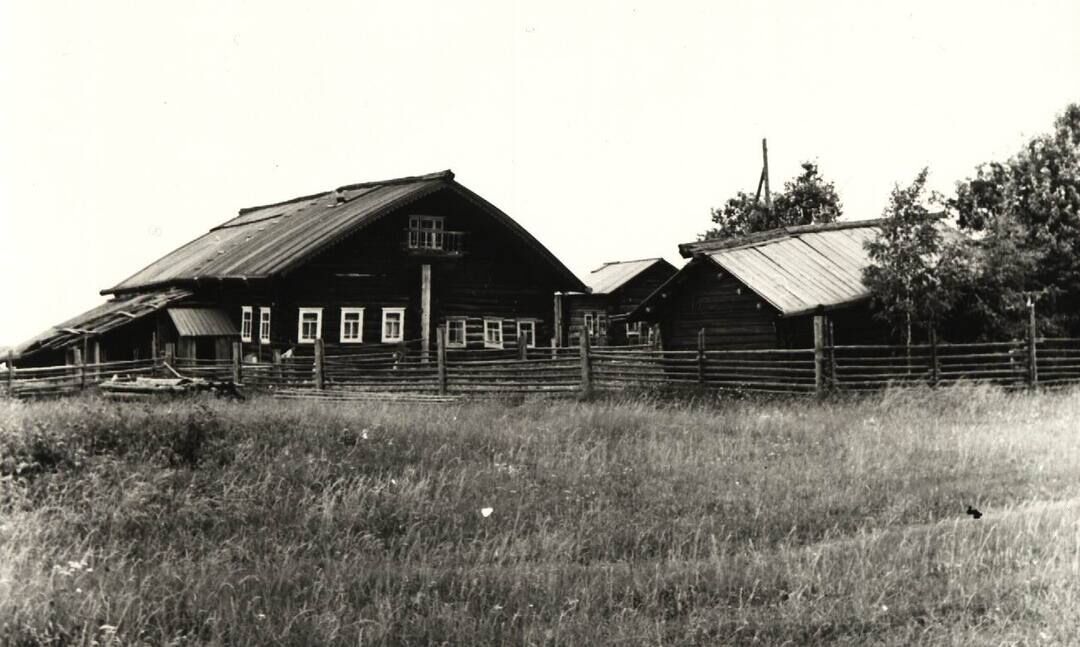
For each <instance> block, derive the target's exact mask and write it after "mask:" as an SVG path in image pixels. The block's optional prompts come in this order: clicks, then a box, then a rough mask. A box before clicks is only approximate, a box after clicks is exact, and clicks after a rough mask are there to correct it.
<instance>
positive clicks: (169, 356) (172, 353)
mask: <svg viewBox="0 0 1080 647" xmlns="http://www.w3.org/2000/svg"><path fill="white" fill-rule="evenodd" d="M165 363H166V364H168V365H169V366H171V367H173V368H176V344H175V343H173V342H171V341H170V342H166V343H165Z"/></svg>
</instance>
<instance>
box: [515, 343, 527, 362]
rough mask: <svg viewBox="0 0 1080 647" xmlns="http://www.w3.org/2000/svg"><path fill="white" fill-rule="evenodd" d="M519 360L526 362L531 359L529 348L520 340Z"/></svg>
mask: <svg viewBox="0 0 1080 647" xmlns="http://www.w3.org/2000/svg"><path fill="white" fill-rule="evenodd" d="M517 343H518V359H520V360H522V361H524V360H527V359H529V346H528V344H527V343H526V342H524V341H522V340H521V338H518V342H517Z"/></svg>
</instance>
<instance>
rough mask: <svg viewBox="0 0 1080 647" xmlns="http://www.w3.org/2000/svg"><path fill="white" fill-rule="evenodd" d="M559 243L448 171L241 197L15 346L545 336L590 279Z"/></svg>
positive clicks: (209, 349)
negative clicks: (285, 195)
mask: <svg viewBox="0 0 1080 647" xmlns="http://www.w3.org/2000/svg"><path fill="white" fill-rule="evenodd" d="M584 289H585V286H584V285H583V284H582V283H581V281H579V280H578V279H577V278H576V277H575V276H574V275H573V274H572V273H571V272H570V271H569V270H568V269H567V268H566V267H565V266H564V265H563V264H562V263H561V262H560V261H559V260H558V259H557V258H556V257H555V256H554V255H553V254H552V253H551V252H550V251H548V250H547V249H546V248H545V247H544V246H543V245H542V244H540V242H539V241H537V240H536V238H534V237H533V236H532V235H530V234H529V232H527V231H526V230H525V229H524V228H522V227H521V226H520V225H518V224H517V223H516V222H514V220H513V219H511V218H510V216H508V215H507V214H505V213H504V212H502V211H501V210H500V209H498V208H497V207H495V206H494V205H492V204H491V203H490V202H488V201H487V200H485V199H483V198H482V197H480V196H479V195H477V194H476V193H474V192H472V191H470V190H469V189H467V188H466V187H464V186H462V185H461V184H460V183H458V182H457V181H456V180H455V179H454V174H453V173H452V172H451V171H443V172H440V173H433V174H430V175H423V176H416V177H405V178H397V179H392V180H385V181H378V182H364V183H359V184H352V185H348V186H343V187H340V188H337V189H335V190H333V191H327V192H323V193H316V194H313V195H306V196H302V197H298V198H293V199H290V200H285V201H283V202H276V203H273V204H268V205H263V206H257V207H249V208H245V209H241V210H240V212H239V214H238V215H237V216H236V217H235V218H233V219H231V220H229V221H227V222H225V223H223V224H221V225H219V226H217V227H214V228H213V229H211V230H210V231H209V232H208V233H206V234H204V235H203V236H200V237H199V238H197V239H195V240H193V241H191V242H190V243H188V244H186V245H184V246H182V247H180V248H179V249H177V250H175V251H173V252H171V253H170V254H168V255H166V256H165V257H163V258H161V259H159V260H157V261H155V262H153V263H151V264H150V265H148V266H147V267H145V268H144V269H142V270H140V271H138V272H137V273H135V274H134V275H132V276H131V277H129V278H127V279H125V280H124V281H121V282H120V283H118V284H117V285H115V286H113V287H111V288H108V289H106V290H103V291H102V293H103V294H105V295H109V296H110V297H111V300H110V301H108V302H107V303H105V304H104V305H102V306H100V307H98V308H95V309H94V310H91V311H89V312H86V313H83V314H82V315H80V316H78V317H75V318H73V319H71V320H69V321H67V322H64V323H62V324H60V325H58V326H56V327H54V328H52V329H50V330H48V331H46V332H45V333H43V334H41V335H39V336H37V337H35V338H34V339H32V340H30V341H29V342H26V343H24V344H22V345H21V346H20V347H18V348H17V351H16V352H17V355H18V360H17V363H19V364H20V365H23V366H29V365H48V364H57V363H64V362H65V360H66V361H67V362H71V361H72V360H73V359H75V358H76V356H77V355H80V354H81V351H80V349H81V348H82V347H84V346H85V347H87V348H91V349H93V353H94V357H93V358H94V359H98V360H100V361H109V360H122V359H133V358H146V357H150V356H151V354H157V355H161V354H162V352H163V350H162V349H164V348H165V347H166V345H167V344H172V345H173V348H174V349H175V352H176V355H177V357H190V358H197V359H226V358H229V357H230V355H231V353H232V342H234V341H240V342H242V353H243V356H244V358H245V360H246V361H268V360H270V359H271V358H272V356H273V355H274V353H275V352H277V353H283V352H286V353H287V352H290V351H291V352H292V353H293V354H310V353H311V352H313V351H312V349H313V347H314V342H315V340H316V339H319V338H321V339H322V340H323V343H324V344H325V347H326V352H327V353H339V354H341V353H353V352H362V351H363V350H364V349H366V348H371V347H373V346H376V347H384V348H385V347H386V346H388V345H389V346H400V345H402V344H405V343H410V344H412V346H413V347H415V348H416V349H417V350H430V351H431V352H434V350H435V332H436V327H437V326H446V335H447V336H446V340H447V347H448V348H450V349H473V348H477V349H479V348H514V347H516V346H517V345H518V344H524V345H527V346H533V345H535V344H537V343H541V344H542V345H546V342H547V341H548V340H550V339H551V338H552V337H553V336H554V322H553V317H554V313H553V304H552V294H553V293H555V292H557V291H563V292H565V291H584Z"/></svg>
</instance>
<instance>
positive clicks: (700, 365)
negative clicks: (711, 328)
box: [697, 328, 705, 386]
mask: <svg viewBox="0 0 1080 647" xmlns="http://www.w3.org/2000/svg"><path fill="white" fill-rule="evenodd" d="M697 381H698V384H699V385H701V386H704V385H705V329H704V328H702V329H701V330H699V331H698V333H697Z"/></svg>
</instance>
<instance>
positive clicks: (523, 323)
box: [517, 319, 536, 348]
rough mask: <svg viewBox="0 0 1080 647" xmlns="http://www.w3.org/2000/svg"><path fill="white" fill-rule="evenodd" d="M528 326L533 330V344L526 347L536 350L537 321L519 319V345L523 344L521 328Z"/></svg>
mask: <svg viewBox="0 0 1080 647" xmlns="http://www.w3.org/2000/svg"><path fill="white" fill-rule="evenodd" d="M522 326H528V327H529V328H531V329H532V335H531V337H532V342H531V343H529V344H526V345H525V348H536V320H535V319H518V321H517V338H518V343H519V344H520V343H521V327H522Z"/></svg>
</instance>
